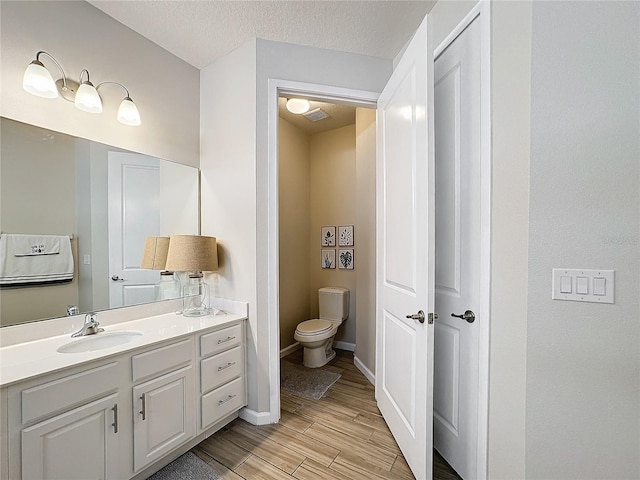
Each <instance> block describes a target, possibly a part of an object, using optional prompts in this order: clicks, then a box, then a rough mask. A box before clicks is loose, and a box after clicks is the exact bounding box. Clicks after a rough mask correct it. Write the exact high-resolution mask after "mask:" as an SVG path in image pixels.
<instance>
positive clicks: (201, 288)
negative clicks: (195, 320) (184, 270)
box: [182, 272, 211, 317]
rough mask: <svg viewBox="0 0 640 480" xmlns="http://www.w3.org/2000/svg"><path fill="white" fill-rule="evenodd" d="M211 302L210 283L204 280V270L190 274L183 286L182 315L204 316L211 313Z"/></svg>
mask: <svg viewBox="0 0 640 480" xmlns="http://www.w3.org/2000/svg"><path fill="white" fill-rule="evenodd" d="M208 303H209V285H207V283H206V282H205V281H204V277H203V275H202V272H194V273H190V274H189V280H188V281H187V283H186V284H185V285H184V287H183V288H182V315H184V316H185V317H204V316H205V315H209V314H210V313H211V308H209V306H208Z"/></svg>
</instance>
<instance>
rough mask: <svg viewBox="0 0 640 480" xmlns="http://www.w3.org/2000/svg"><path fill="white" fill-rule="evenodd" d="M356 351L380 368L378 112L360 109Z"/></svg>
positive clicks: (364, 360) (370, 366)
mask: <svg viewBox="0 0 640 480" xmlns="http://www.w3.org/2000/svg"><path fill="white" fill-rule="evenodd" d="M356 227H357V230H356V232H357V236H358V243H357V247H358V248H357V254H358V258H357V260H358V264H357V268H356V283H357V286H358V296H357V299H356V312H358V315H357V317H356V341H355V343H356V352H355V355H356V357H357V358H358V360H359V361H360V362H362V364H363V365H364V366H365V367H366V368H367V369H368V370H369V371H370V372H372V374H373V372H375V368H376V363H375V362H376V314H375V312H376V311H375V305H376V111H375V110H373V109H367V108H358V109H356Z"/></svg>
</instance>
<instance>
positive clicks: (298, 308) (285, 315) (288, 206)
mask: <svg viewBox="0 0 640 480" xmlns="http://www.w3.org/2000/svg"><path fill="white" fill-rule="evenodd" d="M278 133H279V148H280V151H279V152H278V180H279V185H278V190H279V195H278V203H279V210H280V211H279V223H280V225H279V240H280V305H279V306H280V349H283V348H286V347H288V346H289V345H292V344H294V343H295V339H294V338H293V334H294V332H295V330H296V326H297V325H298V323H300V322H302V321H303V320H306V319H308V318H311V317H310V315H311V301H310V295H309V289H310V287H309V281H310V269H311V268H312V266H311V264H310V258H311V257H312V254H311V251H310V250H309V241H310V236H309V235H310V226H311V224H310V221H309V216H310V212H311V205H310V200H311V197H310V196H309V189H310V175H309V173H310V164H309V135H308V134H307V133H305V132H303V131H302V130H300V129H299V128H297V127H295V126H293V125H291V124H290V123H289V122H287V121H286V120H283V119H280V124H279V132H278ZM313 258H315V256H313Z"/></svg>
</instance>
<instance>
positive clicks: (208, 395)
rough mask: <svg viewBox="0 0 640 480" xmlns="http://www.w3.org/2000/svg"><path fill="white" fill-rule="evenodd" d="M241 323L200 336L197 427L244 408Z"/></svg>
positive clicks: (203, 427)
mask: <svg viewBox="0 0 640 480" xmlns="http://www.w3.org/2000/svg"><path fill="white" fill-rule="evenodd" d="M243 339H244V323H238V324H236V325H231V326H229V327H227V328H223V329H220V330H217V331H215V332H211V333H205V334H203V335H200V337H199V340H200V341H199V343H200V345H199V346H200V425H199V431H202V430H205V429H207V428H209V427H211V426H212V425H214V424H215V423H216V422H218V421H220V420H221V419H222V418H224V417H225V416H226V415H228V414H229V413H231V412H233V411H235V410H238V409H240V408H241V407H242V406H244V405H246V403H247V402H246V385H245V382H246V375H245V345H244V341H243Z"/></svg>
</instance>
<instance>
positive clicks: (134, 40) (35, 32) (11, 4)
mask: <svg viewBox="0 0 640 480" xmlns="http://www.w3.org/2000/svg"><path fill="white" fill-rule="evenodd" d="M0 12H1V19H0V21H1V33H0V35H1V37H0V40H1V41H0V44H1V48H0V61H1V63H2V69H1V76H0V80H1V82H2V90H1V93H0V115H1V116H3V117H7V118H12V119H14V120H19V121H21V122H25V123H30V124H33V125H38V126H41V127H45V128H49V129H51V130H55V131H59V132H63V133H66V134H69V135H74V136H77V137H82V138H87V139H90V140H95V141H98V142H102V143H106V144H108V145H113V146H116V147H120V148H125V149H128V150H132V151H135V152H140V153H145V154H148V155H153V156H156V157H159V158H164V159H166V160H172V161H176V162H179V163H183V164H186V165H191V166H196V167H197V166H198V165H199V154H200V152H199V118H198V116H199V109H200V96H199V88H198V87H199V71H198V69H196V68H195V67H193V66H191V65H189V64H187V63H186V62H184V61H182V60H180V59H178V58H177V57H175V56H174V55H172V54H171V53H169V52H167V51H166V50H164V49H162V48H160V47H159V46H158V45H156V44H155V43H153V42H151V41H149V40H147V39H146V38H144V37H143V36H141V35H140V34H138V33H135V32H134V31H132V30H130V29H129V28H127V27H125V26H124V25H122V24H121V23H119V22H117V21H116V20H114V19H113V18H111V17H109V16H108V15H106V14H104V13H103V12H101V11H100V10H98V9H97V8H95V7H93V6H92V5H90V4H89V3H87V2H84V1H82V2H78V1H56V2H51V1H33V2H32V1H29V2H22V1H2V2H0ZM38 50H46V51H48V52H49V53H51V54H52V55H53V56H54V57H55V58H56V59H57V60H58V61H59V62H61V64H62V67H63V68H64V70H65V72H66V74H67V76H68V77H69V78H72V79H75V80H78V76H79V74H80V70H81V69H83V68H87V69H89V71H90V73H91V80H92V81H93V82H94V83H98V82H101V81H104V80H112V81H116V82H120V83H122V84H124V85H125V86H126V87H127V88H128V89H129V91H130V93H131V98H133V100H134V101H135V102H136V105H137V106H138V109H139V110H140V116H141V117H142V125H140V126H139V127H129V126H126V125H122V124H121V123H119V122H118V121H117V120H116V112H117V109H118V106H119V103H120V101H121V100H122V98H124V91H123V90H121V89H120V88H119V87H115V86H105V88H104V89H102V88H101V89H100V95H101V96H102V98H103V103H104V113H102V114H101V115H93V114H88V113H85V112H82V111H80V110H78V109H77V108H75V107H74V105H73V104H72V103H70V102H67V101H65V100H63V99H62V98H57V99H44V98H40V97H36V96H33V95H30V94H28V93H27V92H25V91H24V90H23V89H22V76H23V74H24V70H25V68H26V67H27V65H28V64H29V62H31V61H32V60H33V59H34V58H35V54H36V52H37V51H38ZM41 60H42V62H43V63H44V65H45V66H46V67H47V68H48V69H49V71H50V72H51V74H52V76H53V78H54V79H57V78H59V77H60V73H59V70H58V69H57V67H56V66H55V64H54V63H53V62H52V61H51V60H50V59H48V58H47V57H44V56H42V57H41Z"/></svg>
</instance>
